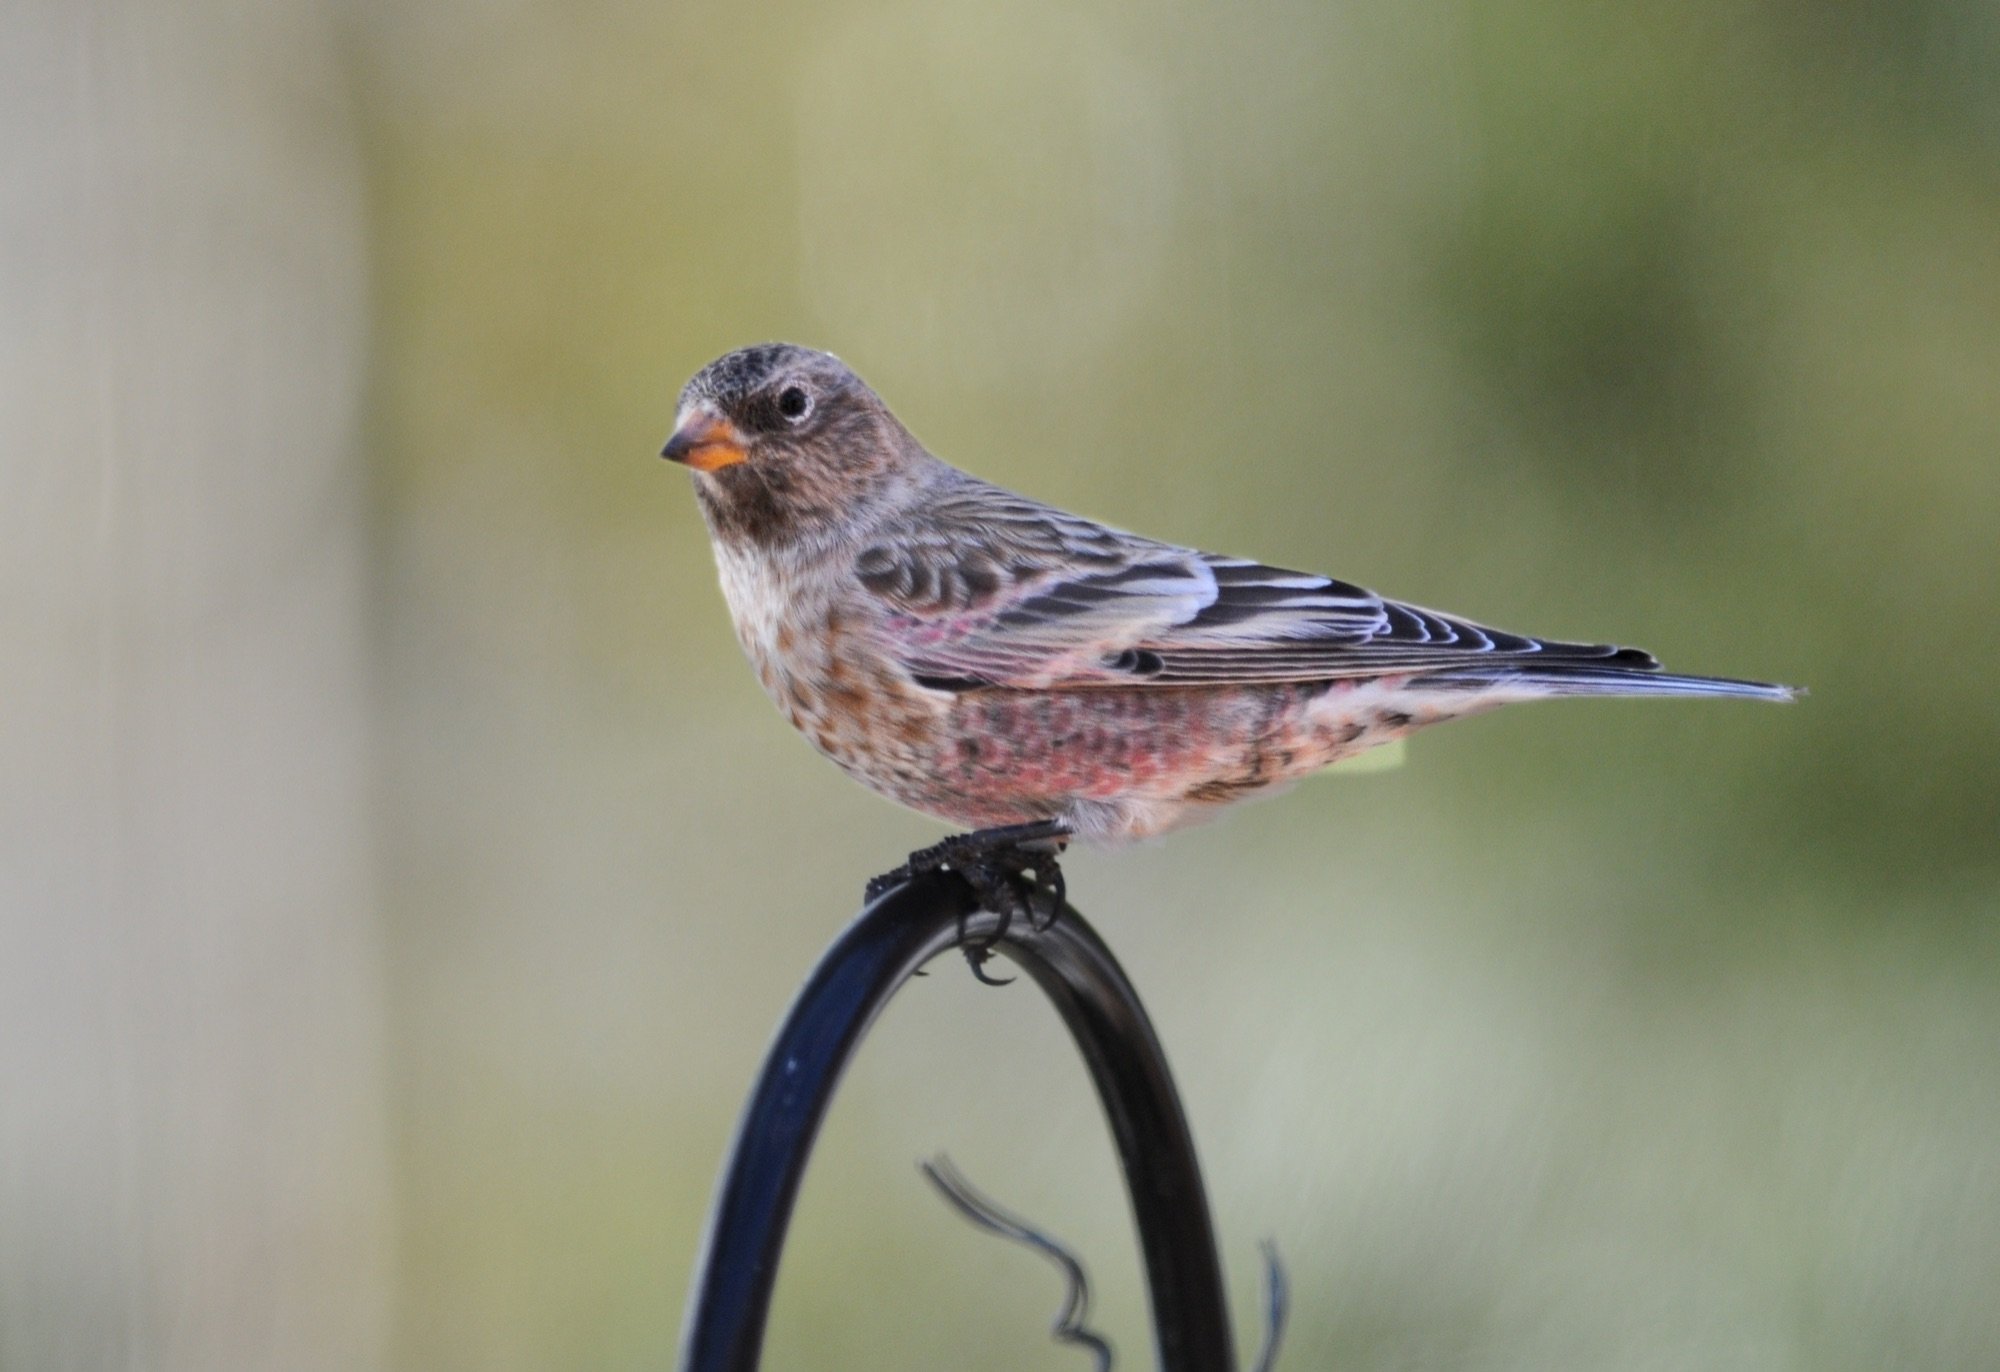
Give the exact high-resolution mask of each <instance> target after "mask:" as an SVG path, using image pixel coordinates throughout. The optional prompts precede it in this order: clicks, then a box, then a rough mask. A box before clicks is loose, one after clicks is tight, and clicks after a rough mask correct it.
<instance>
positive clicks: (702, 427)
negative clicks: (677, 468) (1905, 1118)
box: [660, 406, 750, 472]
mask: <svg viewBox="0 0 2000 1372" xmlns="http://www.w3.org/2000/svg"><path fill="white" fill-rule="evenodd" d="M745 448H746V443H745V440H744V438H743V432H742V430H740V429H738V428H737V427H736V426H735V425H734V424H731V423H730V422H729V421H728V420H726V419H724V418H723V417H722V416H721V415H719V414H717V413H716V412H715V411H713V410H711V409H709V408H707V407H706V406H703V407H701V408H698V409H694V410H690V411H688V413H687V416H686V417H685V418H683V419H682V420H681V422H680V427H678V428H676V429H675V430H674V436H673V437H672V438H669V439H668V440H667V446H666V447H664V448H662V449H660V456H661V457H664V458H666V459H668V460H669V461H672V462H680V463H684V464H686V465H687V466H689V467H692V468H694V469H695V470H696V471H698V472H713V471H720V470H721V469H722V468H724V467H733V466H735V465H736V464H737V463H739V462H741V461H742V460H743V459H744V458H746V457H748V456H749V455H750V454H749V453H748V452H747V451H745Z"/></svg>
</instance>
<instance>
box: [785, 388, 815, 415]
mask: <svg viewBox="0 0 2000 1372" xmlns="http://www.w3.org/2000/svg"><path fill="white" fill-rule="evenodd" d="M812 407H813V402H812V397H811V396H809V395H807V394H806V390H805V387H803V386H787V387H785V389H783V390H782V391H779V392H778V413H779V414H781V415H783V416H784V417H785V418H787V419H789V420H791V421H792V423H794V424H796V423H798V422H799V421H800V420H801V419H804V418H805V417H806V416H807V415H809V414H811V413H812Z"/></svg>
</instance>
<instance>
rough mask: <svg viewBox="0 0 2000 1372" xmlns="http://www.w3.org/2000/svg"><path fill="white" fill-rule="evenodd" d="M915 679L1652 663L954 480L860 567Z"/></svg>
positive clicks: (1040, 681)
mask: <svg viewBox="0 0 2000 1372" xmlns="http://www.w3.org/2000/svg"><path fill="white" fill-rule="evenodd" d="M855 571H856V574H857V575H858V577H859V578H860V581H861V584H862V585H863V586H864V587H866V588H867V589H868V590H869V591H870V592H872V593H873V594H875V595H876V596H878V597H880V598H881V600H882V601H883V602H884V603H885V605H886V607H887V608H888V609H890V610H891V612H892V613H891V615H890V617H889V630H888V632H889V636H890V640H891V641H890V642H889V643H888V644H887V645H885V646H887V647H888V648H889V650H890V651H892V652H895V653H896V654H898V655H899V656H900V657H901V659H902V660H903V662H904V663H905V665H906V666H907V667H908V668H909V669H910V670H911V671H912V672H913V673H915V674H916V675H918V676H920V677H925V678H931V679H936V680H939V681H950V682H953V683H959V684H960V688H963V685H964V684H967V683H985V684H989V685H1003V686H1039V685H1049V684H1054V683H1058V682H1060V683H1063V684H1066V685H1072V686H1093V685H1098V686H1111V685H1130V684H1135V683H1141V682H1151V683H1156V684H1160V685H1198V684H1219V683H1251V682H1281V681H1313V680H1328V679H1333V678H1341V677H1362V676H1376V675H1381V674H1384V673H1396V672H1424V673H1431V672H1439V671H1448V670H1454V669H1460V670H1478V671H1481V672H1490V671H1492V670H1494V669H1499V668H1512V667H1519V668H1523V669H1532V670H1533V671H1534V672H1535V673H1537V674H1546V673H1550V672H1557V673H1560V672H1562V671H1564V670H1571V669H1583V668H1589V669H1592V670H1595V671H1600V672H1603V671H1610V672H1616V673H1621V674H1626V675H1638V674H1642V673H1645V672H1650V671H1652V670H1653V669H1654V668H1656V667H1657V666H1658V664H1657V663H1656V662H1655V661H1654V660H1653V658H1652V657H1651V656H1649V655H1648V654H1646V653H1643V652H1640V651H1639V650H1637V649H1633V648H1619V647H1616V646H1613V645H1610V644H1595V643H1564V642H1557V641H1554V640H1548V639H1537V638H1530V637H1527V636H1525V635H1522V634H1515V633H1508V632H1506V631H1504V630H1500V629H1493V628H1488V627H1486V626H1484V625H1480V624H1475V623H1473V622H1472V621H1470V620H1465V619H1460V618H1457V617H1456V616H1452V615H1445V614H1440V613H1438V612H1436V611H1434V610H1426V609H1421V608H1419V607H1417V606H1414V605H1405V604H1401V603H1399V602H1397V601H1392V600H1385V599H1383V598H1382V597H1381V596H1379V595H1376V594H1375V593H1374V592H1372V591H1368V590H1365V589H1363V588H1361V587H1359V586H1354V585H1350V584H1348V583H1347V582H1343V581H1336V580H1334V579H1332V578H1331V577H1324V576H1318V575H1314V574H1312V573H1309V572H1296V571H1289V570H1286V569H1284V568H1281V567H1271V566H1266V565H1264V564H1262V563H1258V562H1252V561H1248V560H1246V559H1243V558H1232V557H1220V556H1217V555H1215V554H1212V553H1201V552H1196V551H1194V550H1192V549H1187V548H1179V547H1175V546H1173V545H1172V544H1167V543H1160V542H1157V541H1155V540H1153V539H1148V538H1143V537H1140V536H1139V535H1136V534H1128V533H1125V532H1123V531H1121V530H1116V529H1110V528H1107V527H1105V526H1103V525H1100V524H1096V523H1093V522H1091V521H1090V520H1086V519H1083V518H1080V517H1079V516H1076V515H1071V514H1067V513H1065V512H1063V511H1061V510H1057V509H1054V508H1052V507H1050V506H1047V505H1043V504H1040V503H1039V502H1037V501H1032V500H1028V499H1026V498H1025V497H1022V496H1017V495H1014V494H1012V493H1011V492H1007V491H1002V490H1000V489H998V488H996V487H992V486H988V485H986V484H985V483H984V482H980V481H977V480H975V479H973V478H970V477H964V476H963V475H962V474H960V473H956V472H954V473H952V479H951V480H950V481H949V484H948V485H947V486H946V487H945V489H944V490H942V491H940V492H938V493H936V494H935V496H934V498H932V499H929V500H926V501H924V502H922V503H921V504H920V505H919V506H918V509H917V512H916V514H915V515H914V517H906V518H904V519H902V520H899V521H897V522H895V523H893V524H892V525H890V526H889V527H887V528H884V529H882V530H880V531H879V534H878V537H877V539H876V541H874V542H873V543H871V545H870V546H869V547H868V548H867V549H866V550H865V551H863V552H862V553H861V555H860V556H859V558H858V559H857V560H856V563H855Z"/></svg>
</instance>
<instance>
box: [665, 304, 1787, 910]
mask: <svg viewBox="0 0 2000 1372" xmlns="http://www.w3.org/2000/svg"><path fill="white" fill-rule="evenodd" d="M662 455H663V456H665V457H669V458H672V459H673V460H674V461H676V462H680V463H684V464H685V465H687V466H688V467H690V468H692V469H693V471H694V472H695V473H696V475H695V478H694V482H695V494H696V496H697V497H698V498H699V500H700V503H701V511H702V515H703V517H704V518H705V519H706V520H707V523H708V529H709V534H710V537H711V539H712V541H713V543H714V546H715V557H716V562H717V564H718V565H719V567H720V570H721V579H722V590H723V595H724V597H725V598H726V599H727V600H728V602H729V612H730V615H731V617H732V618H733V619H734V621H735V625H736V634H737V637H738V639H739V640H741V642H742V644H743V649H744V651H745V652H746V653H747V654H748V655H749V658H750V661H751V663H752V664H753V665H754V666H755V667H756V670H757V675H758V678H759V679H760V680H761V681H762V682H763V684H764V689H765V690H766V691H767V692H769V693H770V695H771V698H772V699H773V700H774V701H776V702H777V705H778V708H779V709H780V710H782V711H783V712H784V713H785V715H786V717H787V718H789V719H790V720H791V722H792V724H793V726H794V727H796V728H797V729H798V730H799V731H800V732H801V733H803V734H804V735H805V736H806V737H807V738H808V739H810V740H811V741H812V743H813V745H814V746H815V747H817V748H818V749H819V750H820V751H821V752H822V753H825V754H826V755H827V756H828V757H830V758H832V759H833V761H834V762H836V763H837V764H839V766H840V767H841V768H842V769H843V770H845V771H846V772H847V773H848V774H849V775H850V776H852V777H854V778H855V779H856V780H858V781H860V782H862V783H863V784H864V785H867V786H869V787H871V788H872V789H874V790H876V791H878V792H880V793H881V794H883V795H885V796H887V797H889V798H890V799H892V800H895V801H898V802H900V803H902V804H904V805H907V806H910V807H911V808H913V809H917V810H921V811H923V812H924V813H926V814H930V815H934V816H936V817H938V818H939V819H942V820H945V821H946V822H948V823H951V824H955V825H963V826H965V827H967V828H969V829H973V830H979V831H992V832H991V835H990V838H991V841H987V839H988V835H987V834H976V835H973V836H970V841H965V840H961V841H958V842H957V843H956V846H954V845H953V844H946V845H941V846H940V849H938V850H930V851H929V853H928V856H929V857H930V858H931V859H932V861H933V863H934V864H943V863H948V864H949V865H953V866H956V867H959V868H961V870H967V872H968V875H971V876H973V877H974V879H975V882H976V883H977V882H979V881H980V880H981V874H980V873H978V872H976V871H973V870H971V869H972V868H973V867H976V866H977V864H976V863H974V862H971V861H970V858H971V857H973V856H974V855H976V854H978V853H980V852H982V851H985V850H987V849H991V848H996V847H1003V846H1005V845H1006V844H1008V843H1011V842H1015V841H1019V840H1022V839H1034V840H1040V841H1042V843H1043V848H1044V851H1046V850H1047V849H1048V848H1049V847H1050V846H1054V847H1060V845H1061V843H1062V842H1064V841H1066V840H1067V839H1068V838H1069V837H1072V836H1074V837H1076V838H1079V839H1084V840H1093V841H1115V840H1120V839H1132V838H1140V837H1144V836H1147V835H1151V834H1158V833H1162V832H1164V831H1166V830H1168V829H1172V828H1174V827H1176V826H1178V825H1182V824H1186V823H1189V822H1192V821H1195V820H1199V819H1202V818H1206V817H1207V816H1209V815H1212V814H1214V813H1215V812H1216V810H1218V809H1219V808H1220V807H1222V806H1224V805H1227V804H1229V803H1231V802H1233V801H1237V800H1242V799H1244V798H1246V797H1249V796H1253V795H1258V794H1266V793H1269V792H1271V791H1272V790H1274V789H1276V788H1278V787H1281V786H1283V785H1284V784H1285V783H1287V782H1291V781H1294V780H1296V779H1298V778H1299V777H1302V776H1304V775H1306V774H1307V773H1309V772H1313V771H1316V770H1318V769H1319V768H1322V767H1325V766H1327V765H1328V764H1330V763H1333V762H1337V761H1339V760H1340V759H1342V758H1345V757H1349V756H1351V755H1353V754H1355V753H1358V752H1360V751H1361V750H1363V749H1366V748H1371V747H1374V746H1375V745H1377V744H1381V743H1386V742H1388V741H1390V740H1392V739H1396V738H1400V737H1402V736H1404V735H1406V734H1408V733H1409V732H1411V731H1412V730H1414V729H1418V728H1421V727H1423V726H1424V725H1427V724H1437V723H1441V722H1443V721H1444V720H1448V719H1458V718H1461V717H1463V716H1465V715H1471V714H1478V713H1480V712H1482V711H1485V710H1490V709H1493V708H1494V707H1495V706H1499V705H1507V704H1512V703H1514V702H1516V701H1525V700H1540V699H1544V698H1547V697H1551V696H1583V695H1593V696H1741V697H1747V698H1750V699H1756V700H1787V699H1790V698H1791V696H1792V695H1793V692H1792V690H1791V689H1790V688H1788V687H1784V686H1772V685H1765V684H1763V683H1760V682H1753V681H1735V680H1728V679H1725V678H1718V677H1700V676H1675V675H1670V674H1667V673H1664V672H1662V671H1660V670H1659V664H1658V663H1657V662H1655V661H1654V659H1653V658H1652V656H1651V655H1650V654H1647V653H1644V652H1641V651H1639V650H1638V649H1636V648H1619V647H1613V646H1611V645H1608V644H1595V643H1565V642H1558V641H1555V640H1551V639H1539V638H1530V637H1527V636H1525V635H1522V634H1515V633H1508V632H1505V631H1503V630H1499V629H1492V628H1487V627H1486V626H1484V625H1480V624H1475V623H1473V622H1472V621H1470V620H1466V619H1461V618H1459V617H1457V616H1455V615H1447V614H1440V613H1438V612H1437V611H1435V610H1425V609H1420V608H1418V607H1417V606H1414V605H1405V604H1402V603H1400V602H1398V601H1394V600H1388V599H1385V598H1383V597H1382V596H1379V595H1376V594H1375V593H1374V592H1372V591H1368V590H1364V589H1362V588H1361V587H1359V586H1354V585H1350V584H1348V583H1347V582H1343V581H1336V580H1333V579H1332V578H1330V577H1324V576H1317V575H1314V574H1311V573H1308V572H1295V571H1287V570H1285V569H1283V568H1279V567H1270V566H1266V565H1264V564H1262V563H1259V562H1253V561H1250V560H1248V559H1245V558H1238V557H1221V556H1217V555H1215V554H1213V553H1204V552H1197V551H1195V550H1194V549H1191V548H1183V547H1178V546H1176V545H1174V544H1171V543H1161V542H1158V541H1156V540H1154V539H1150V538H1144V537H1141V536H1140V535H1137V534H1130V533H1126V532H1124V531H1122V530H1119V529H1114V528H1110V527H1108V526H1106V525H1102V524H1098V523H1095V522H1093V521H1091V520H1088V519H1085V518H1083V517H1081V516H1079V515H1073V514H1070V513H1068V512H1066V511H1063V510H1059V509H1056V508H1054V507H1052V506H1049V505H1044V504H1041V503H1040V502H1038V501H1034V500H1030V499H1028V498H1027V497H1025V496H1019V495H1015V494H1013V493H1012V492H1011V491H1005V490H1002V489H1000V488H999V487H997V486H993V485H989V484H988V483H986V482H984V481H981V480H979V479H978V478H977V477H974V476H970V475H968V474H966V473H965V472H962V471H960V470H958V469H957V468H956V467H953V466H950V465H948V464H947V463H945V462H942V461H940V460H939V459H937V458H936V457H933V456H932V455H931V454H930V453H929V452H928V451H926V450H925V448H924V446H923V445H922V444H921V443H919V442H918V441H917V440H916V439H915V438H914V437H913V436H912V435H911V434H910V432H909V430H907V429H905V428H904V427H903V426H902V424H900V423H899V422H898V421H897V419H896V417H895V416H894V415H893V414H891V413H890V412H889V409H888V407H887V406H886V405H884V404H883V403H882V400H881V399H880V398H879V397H878V396H877V395H876V394H875V393H874V392H873V391H872V390H870V389H869V388H868V387H867V385H865V384H864V383H863V382H862V381H861V379H860V378H859V377H857V376H856V375H855V374H854V373H853V372H852V371H850V370H849V369H848V368H847V367H846V366H845V365H844V364H843V363H841V362H840V360H839V359H838V358H835V357H833V356H831V355H829V354H827V353H823V352H815V351H813V350H811V349H808V348H802V347H797V346H795V345H791V344H783V343H777V344H766V345H763V346H759V347H753V348H744V349H741V350H739V351H737V352H732V353H729V354H727V355H726V356H724V357H721V358H718V359H716V360H715V361H714V362H712V363H710V364H709V365H708V366H706V367H704V368H703V369H702V370H701V371H700V372H699V373H697V374H696V375H695V377H694V379H693V380H691V381H689V382H688V384H687V386H686V388H685V389H684V390H683V391H682V392H681V397H680V410H679V414H678V416H677V418H676V421H675V427H674V433H673V437H672V438H671V439H669V440H668V442H667V445H666V448H665V450H664V452H663V454H662ZM1029 861H1030V862H1031V863H1032V859H1030V860H1029ZM1002 865H1003V866H1011V867H1012V868H1013V870H1014V871H1019V870H1020V868H1021V866H1022V863H1021V862H1020V861H1017V860H1015V858H1014V857H1011V856H1010V857H1009V858H1008V859H1007V860H1006V861H1005V862H1003V863H1002ZM1042 866H1043V867H1044V869H1045V870H1052V865H1051V864H1047V863H1044V864H1042ZM985 876H986V877H990V876H991V873H987V874H985ZM986 894H987V895H988V899H989V900H990V899H992V898H993V897H992V895H991V893H990V892H988V893H986ZM1000 913H1005V912H1004V911H1001V912H1000Z"/></svg>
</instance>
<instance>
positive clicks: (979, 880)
mask: <svg viewBox="0 0 2000 1372" xmlns="http://www.w3.org/2000/svg"><path fill="white" fill-rule="evenodd" d="M1069 838H1070V832H1069V829H1068V828H1067V827H1066V826H1064V825H1063V824H1062V822H1061V821H1059V820H1053V819H1048V820H1040V821H1037V822H1036V823H1033V824H1007V825H1002V826H1000V827H998V828H994V829H980V830H976V831H975V832H973V833H970V834H953V835H952V836H951V837H950V838H948V839H945V840H944V841H943V842H942V843H935V844H932V845H931V846H930V847H928V848H922V849H919V850H918V851H916V852H914V853H911V854H910V856H909V859H908V861H906V862H904V863H903V865H902V866H900V867H897V868H895V869H894V870H893V871H888V872H884V873H883V874H882V875H881V876H879V877H876V878H875V879H874V880H872V881H870V882H869V883H868V899H869V900H874V899H876V898H877V897H879V896H880V895H882V893H883V892H885V891H887V890H889V889H890V888H891V887H893V886H898V885H901V884H902V883H903V882H906V881H908V880H909V879H910V878H912V877H915V876H918V875H921V874H922V873H925V872H937V871H950V872H956V873H958V874H959V875H960V876H961V877H963V878H965V881H966V884H968V885H969V886H971V887H972V890H973V894H974V895H976V896H978V897H979V907H980V908H981V909H983V910H991V911H992V912H993V913H994V914H996V915H998V916H999V917H1000V923H999V925H998V927H997V928H995V929H994V931H993V933H992V934H991V936H989V937H987V938H984V939H981V940H979V941H978V942H977V943H973V942H971V941H969V940H968V939H967V938H966V937H965V936H964V934H963V932H961V935H960V939H959V942H960V944H961V946H962V947H963V948H964V949H965V960H966V961H967V962H968V963H970V964H971V966H972V974H973V975H974V976H976V977H978V978H979V980H981V981H984V982H987V983H989V984H1001V983H999V982H997V981H996V979H995V978H993V977H990V976H988V975H987V974H986V970H985V964H986V961H987V959H988V958H990V957H991V956H992V955H993V948H994V945H996V944H997V943H999V942H1000V940H1001V939H1002V938H1004V937H1005V936H1006V933H1007V930H1008V928H1009V927H1010V926H1011V925H1012V924H1013V922H1014V917H1015V916H1016V915H1020V916H1023V917H1025V918H1026V919H1027V921H1028V925H1029V927H1030V928H1033V929H1035V930H1037V931H1040V930H1045V929H1047V928H1048V927H1049V926H1050V925H1052V924H1054V923H1055V921H1056V917H1057V915H1059V914H1060V913H1061V912H1062V907H1063V900H1064V898H1065V896H1066V894H1067V891H1066V887H1065V885H1064V882H1063V874H1062V868H1061V867H1060V866H1059V865H1058V864H1057V861H1056V859H1057V858H1058V857H1059V856H1061V854H1062V851H1063V849H1064V848H1065V847H1066V846H1068V843H1069Z"/></svg>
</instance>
